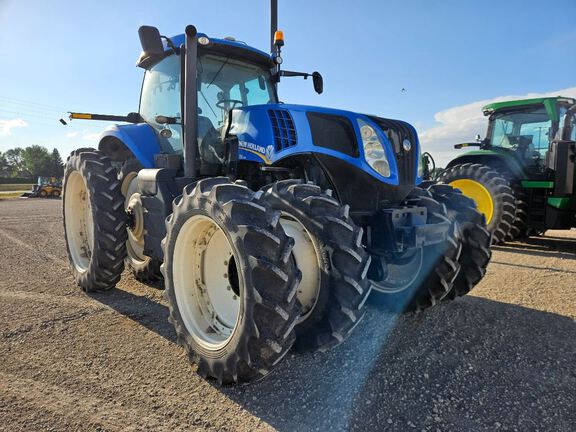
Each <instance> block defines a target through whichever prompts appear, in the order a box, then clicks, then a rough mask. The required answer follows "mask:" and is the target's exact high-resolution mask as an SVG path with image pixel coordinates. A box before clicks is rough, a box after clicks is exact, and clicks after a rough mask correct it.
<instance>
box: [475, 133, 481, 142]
mask: <svg viewBox="0 0 576 432" xmlns="http://www.w3.org/2000/svg"><path fill="white" fill-rule="evenodd" d="M475 138H476V141H478V142H480V141H482V137H481V136H480V134H476V137H475Z"/></svg>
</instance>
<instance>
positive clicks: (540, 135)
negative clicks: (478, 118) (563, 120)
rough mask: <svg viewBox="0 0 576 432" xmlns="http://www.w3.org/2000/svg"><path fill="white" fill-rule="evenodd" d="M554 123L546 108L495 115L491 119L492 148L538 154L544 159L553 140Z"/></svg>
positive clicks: (538, 107) (539, 107)
mask: <svg viewBox="0 0 576 432" xmlns="http://www.w3.org/2000/svg"><path fill="white" fill-rule="evenodd" d="M551 128H552V122H551V120H550V117H549V116H548V113H547V112H546V109H545V108H544V106H541V105H540V106H535V107H530V108H524V109H522V110H515V111H506V112H502V113H495V114H493V115H492V118H491V130H490V146H492V147H501V148H507V149H511V150H516V149H524V150H528V151H530V152H538V153H540V155H541V157H542V158H544V157H545V154H546V151H547V150H548V143H549V141H550V140H551V139H552V138H553V137H552V136H551V134H552V133H551V132H552V129H551Z"/></svg>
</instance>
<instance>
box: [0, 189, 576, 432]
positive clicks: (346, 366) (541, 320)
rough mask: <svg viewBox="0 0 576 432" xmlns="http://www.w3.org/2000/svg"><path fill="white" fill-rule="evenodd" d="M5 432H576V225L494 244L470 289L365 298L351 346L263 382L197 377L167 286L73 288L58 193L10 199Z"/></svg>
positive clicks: (4, 274)
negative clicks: (453, 296)
mask: <svg viewBox="0 0 576 432" xmlns="http://www.w3.org/2000/svg"><path fill="white" fill-rule="evenodd" d="M0 256H1V257H2V260H0V430H6V431H19V430H82V431H83V430H123V431H124V430H138V431H140V430H171V431H172V430H219V431H220V430H230V431H232V430H234V431H235V430H240V431H248V430H250V431H252V430H280V431H308V430H319V431H325V430H334V431H339V430H354V431H372V430H373V431H381V430H390V431H406V430H418V431H494V430H510V431H513V430H518V431H537V430H539V431H574V430H576V408H575V407H576V369H575V367H574V364H575V361H576V321H575V319H576V291H575V287H576V284H575V280H576V266H575V265H574V264H575V262H576V231H574V230H572V231H570V232H562V231H550V232H549V233H548V235H547V236H546V237H541V238H532V239H530V240H529V241H528V242H527V243H514V244H511V245H507V246H501V247H496V248H495V253H494V259H493V262H492V264H491V265H490V268H489V272H488V275H487V277H486V278H485V279H484V281H483V282H482V283H481V284H480V285H479V286H478V287H477V288H476V289H475V290H474V292H473V295H471V296H468V297H466V298H464V299H460V300H457V301H455V302H452V303H449V304H443V305H440V306H438V307H436V308H433V309H432V310H430V311H427V312H425V313H422V314H418V315H406V316H400V317H398V316H393V315H391V314H387V313H384V312H382V311H380V310H378V309H376V308H375V307H373V306H369V310H368V314H367V317H366V319H365V320H364V321H363V322H362V323H361V324H360V326H359V327H358V328H357V329H356V331H355V333H354V335H353V336H352V337H351V338H350V340H348V341H347V342H346V343H345V344H343V345H341V346H340V347H338V348H337V349H334V350H332V351H330V352H328V353H324V354H319V353H316V354H306V355H303V354H289V355H288V358H287V359H286V360H285V361H284V362H283V363H282V364H281V365H280V366H279V368H278V369H277V370H276V371H275V372H274V373H273V374H271V375H270V376H268V377H267V378H266V379H265V380H263V381H261V382H259V383H256V384H253V385H249V386H242V387H224V388H222V387H219V386H218V385H216V384H213V383H210V382H207V381H204V380H203V379H201V378H199V377H198V376H197V375H196V374H195V366H193V365H190V364H189V363H188V362H187V359H186V357H185V355H184V352H183V350H182V349H181V348H180V347H178V346H177V345H176V344H175V335H174V332H173V330H172V328H171V326H170V325H169V324H168V323H167V321H166V318H167V315H168V311H167V308H166V305H165V302H164V301H163V300H162V292H161V291H160V290H158V289H157V288H154V287H149V286H145V285H142V284H140V283H137V282H135V281H134V280H133V279H132V278H131V276H130V275H128V274H126V275H125V277H124V278H123V279H122V281H121V283H120V285H119V287H118V289H117V290H115V291H114V292H111V293H108V294H98V295H86V294H84V293H82V292H80V291H79V290H78V289H77V287H76V286H75V285H74V282H73V280H72V276H71V273H70V271H69V270H68V264H67V258H66V254H65V246H64V240H63V233H62V222H61V201H51V200H32V199H31V200H12V201H0Z"/></svg>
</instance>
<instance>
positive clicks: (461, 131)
mask: <svg viewBox="0 0 576 432" xmlns="http://www.w3.org/2000/svg"><path fill="white" fill-rule="evenodd" d="M548 96H566V97H574V98H576V87H569V88H565V89H562V90H557V91H552V92H548V93H528V94H524V95H511V96H499V97H496V98H493V99H486V100H481V101H476V102H472V103H469V104H466V105H460V106H456V107H453V108H449V109H447V110H444V111H440V112H438V113H436V114H435V115H434V120H436V122H437V123H439V124H438V125H437V126H433V127H431V128H429V129H426V130H424V131H422V132H420V133H419V134H418V135H419V138H420V142H421V143H422V148H423V150H424V151H428V152H430V153H431V154H432V156H433V157H434V159H435V160H436V163H437V164H438V165H439V166H445V165H446V164H447V163H448V162H449V161H450V160H451V159H452V158H454V157H455V156H457V155H458V153H459V151H458V150H455V149H454V144H458V143H461V142H470V141H473V140H474V136H475V135H476V134H480V135H481V136H484V135H485V134H486V126H487V124H488V122H487V119H486V117H484V115H483V114H482V111H481V109H482V107H483V106H484V105H487V104H489V103H492V102H502V101H505V100H513V99H530V98H539V97H548Z"/></svg>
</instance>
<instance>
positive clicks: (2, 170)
mask: <svg viewBox="0 0 576 432" xmlns="http://www.w3.org/2000/svg"><path fill="white" fill-rule="evenodd" d="M9 173H10V169H9V165H8V161H7V160H6V156H5V155H4V153H2V152H1V151H0V177H5V176H7V175H8V174H9Z"/></svg>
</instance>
